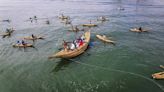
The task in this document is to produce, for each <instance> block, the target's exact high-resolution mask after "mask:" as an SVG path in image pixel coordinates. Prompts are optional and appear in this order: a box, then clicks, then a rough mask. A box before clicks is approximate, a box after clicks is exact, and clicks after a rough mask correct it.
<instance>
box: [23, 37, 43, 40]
mask: <svg viewBox="0 0 164 92" xmlns="http://www.w3.org/2000/svg"><path fill="white" fill-rule="evenodd" d="M24 39H25V40H38V39H44V37H43V36H35V37H34V38H33V37H32V36H27V37H24Z"/></svg>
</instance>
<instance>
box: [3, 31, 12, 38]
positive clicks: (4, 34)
mask: <svg viewBox="0 0 164 92" xmlns="http://www.w3.org/2000/svg"><path fill="white" fill-rule="evenodd" d="M14 31H15V30H11V31H9V32H5V33H3V34H1V36H3V38H5V37H6V36H10V35H11V33H13V32H14Z"/></svg>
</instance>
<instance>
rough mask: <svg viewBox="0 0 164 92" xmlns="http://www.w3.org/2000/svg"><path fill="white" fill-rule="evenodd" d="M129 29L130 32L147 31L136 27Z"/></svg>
mask: <svg viewBox="0 0 164 92" xmlns="http://www.w3.org/2000/svg"><path fill="white" fill-rule="evenodd" d="M130 31H132V32H148V30H142V31H141V30H139V29H137V28H133V29H130Z"/></svg>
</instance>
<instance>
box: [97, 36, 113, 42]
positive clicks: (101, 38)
mask: <svg viewBox="0 0 164 92" xmlns="http://www.w3.org/2000/svg"><path fill="white" fill-rule="evenodd" d="M96 37H97V38H98V39H100V40H101V41H104V42H107V43H114V41H111V40H109V39H108V38H107V37H106V36H105V35H103V36H101V35H96Z"/></svg>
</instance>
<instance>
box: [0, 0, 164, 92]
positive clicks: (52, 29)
mask: <svg viewBox="0 0 164 92" xmlns="http://www.w3.org/2000/svg"><path fill="white" fill-rule="evenodd" d="M119 7H124V8H125V10H123V11H121V10H118V8H119ZM61 13H64V14H65V15H69V16H70V17H71V18H72V21H73V24H76V25H79V26H80V25H81V24H83V23H88V22H89V20H92V22H94V23H97V24H98V25H99V26H98V27H97V28H92V34H91V39H92V42H93V44H94V47H92V48H90V49H88V50H87V51H86V52H85V53H84V54H82V55H80V56H79V57H77V58H74V59H71V60H64V59H53V60H48V58H47V57H48V56H50V55H52V54H53V53H54V52H57V51H58V49H59V48H60V47H61V42H62V40H63V39H65V40H68V41H71V40H72V39H74V38H75V37H74V36H75V33H71V32H69V31H67V30H68V29H69V28H70V26H68V25H63V24H62V23H60V20H59V19H57V17H56V16H58V15H59V14H61ZM34 15H36V16H37V17H38V18H41V20H38V22H37V23H30V22H28V21H27V20H28V18H29V17H32V16H34ZM102 15H104V16H107V17H109V18H110V21H108V22H104V23H100V22H97V21H94V20H95V19H96V18H97V17H98V16H102ZM163 17H164V1H163V0H0V20H1V19H11V20H12V22H11V23H4V22H0V32H1V33H2V32H4V31H5V29H6V28H8V27H14V28H15V29H16V31H15V32H14V33H13V35H12V36H11V37H9V38H3V39H2V38H1V39H0V92H68V91H69V92H143V91H144V92H163V91H164V88H163V87H164V81H163V80H153V79H152V78H151V74H152V73H155V72H160V71H162V69H160V68H159V67H158V66H159V65H164V62H163V59H164V53H163V51H164V47H163V46H164V31H163V29H164V26H163V25H164V19H163ZM45 18H48V19H49V20H50V23H51V24H50V25H46V24H45ZM138 26H143V27H144V28H145V29H148V30H150V32H149V33H143V34H138V33H132V32H129V29H130V28H133V27H138ZM32 33H34V34H38V35H44V36H45V37H46V39H45V40H38V41H36V42H34V43H33V42H31V41H28V42H30V43H33V44H34V45H35V48H27V49H17V48H13V47H12V46H11V45H12V44H13V43H15V41H16V40H20V39H22V37H23V36H27V35H31V34H32ZM95 34H105V35H107V36H109V37H112V39H113V40H115V41H116V45H115V46H113V45H109V44H106V45H104V44H103V43H102V42H101V41H99V40H98V39H97V38H96V37H95Z"/></svg>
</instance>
